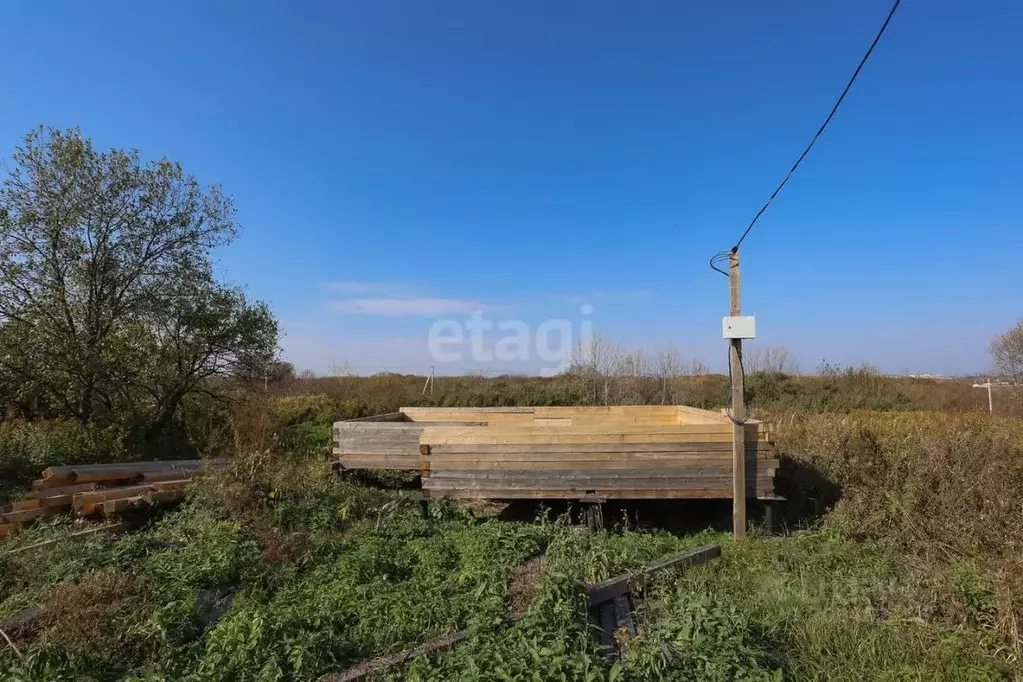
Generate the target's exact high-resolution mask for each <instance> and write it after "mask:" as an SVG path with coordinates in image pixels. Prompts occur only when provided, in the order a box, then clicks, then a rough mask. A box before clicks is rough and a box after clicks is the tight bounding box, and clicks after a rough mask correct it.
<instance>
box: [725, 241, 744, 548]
mask: <svg viewBox="0 0 1023 682" xmlns="http://www.w3.org/2000/svg"><path fill="white" fill-rule="evenodd" d="M728 298H729V303H730V308H731V312H730V313H729V314H730V315H733V316H735V315H742V291H741V284H740V279H739V250H738V249H733V250H732V252H731V253H730V254H729V256H728ZM728 362H729V367H730V368H731V371H730V374H731V376H732V410H731V414H732V420H733V422H734V423H733V424H732V535H734V536H735V537H737V538H744V537H746V427H745V425H744V424H743V423H742V422H745V421H746V388H745V385H744V383H745V382H744V380H743V379H744V377H743V372H742V339H732V340H731V348H730V349H729V351H728Z"/></svg>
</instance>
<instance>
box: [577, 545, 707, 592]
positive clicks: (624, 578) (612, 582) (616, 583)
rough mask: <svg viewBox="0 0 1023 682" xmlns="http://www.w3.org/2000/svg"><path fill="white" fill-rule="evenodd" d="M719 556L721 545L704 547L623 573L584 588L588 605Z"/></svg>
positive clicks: (638, 588) (640, 588) (642, 586)
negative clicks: (656, 576)
mask: <svg viewBox="0 0 1023 682" xmlns="http://www.w3.org/2000/svg"><path fill="white" fill-rule="evenodd" d="M719 556H721V545H705V546H703V547H699V548H697V549H694V550H691V551H688V552H681V553H679V554H675V555H673V556H670V557H667V558H665V559H661V560H660V561H657V562H654V563H652V564H650V565H649V566H647V567H646V568H643V569H640V570H639V571H635V572H632V573H625V574H623V575H619V576H615V577H614V578H608V579H607V580H603V581H601V582H599V583H595V584H593V585H590V586H588V587H587V588H586V597H587V599H589V600H590V604H593V605H596V604H601V603H603V602H606V601H610V600H612V599H614V598H615V597H617V596H619V595H622V594H626V593H628V592H632V591H635V590H642V589H644V588H645V587H646V585H647V583H648V582H649V581H650V578H651V577H653V576H654V575H656V574H657V573H660V572H661V571H665V570H668V569H676V568H688V567H689V566H697V565H699V564H705V563H707V562H708V561H710V560H711V559H715V558H717V557H719Z"/></svg>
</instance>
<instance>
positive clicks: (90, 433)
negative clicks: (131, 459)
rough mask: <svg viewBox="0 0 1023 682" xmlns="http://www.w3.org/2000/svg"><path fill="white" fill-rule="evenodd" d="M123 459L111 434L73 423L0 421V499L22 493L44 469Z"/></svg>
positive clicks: (116, 439) (117, 440) (118, 445)
mask: <svg viewBox="0 0 1023 682" xmlns="http://www.w3.org/2000/svg"><path fill="white" fill-rule="evenodd" d="M123 456H124V452H123V450H122V448H121V445H120V441H119V438H118V437H117V435H116V434H115V433H113V432H111V431H103V430H99V429H89V428H86V427H84V426H82V425H81V424H80V423H78V422H76V421H62V420H43V421H21V420H11V421H0V498H2V497H3V496H4V495H5V493H6V494H7V495H11V494H16V493H18V492H20V491H23V490H24V489H25V488H27V487H28V485H29V484H30V483H31V481H32V480H33V479H36V478H39V476H40V473H41V472H42V470H43V469H45V468H46V467H48V466H57V465H61V464H80V463H87V462H110V461H116V460H118V459H121V458H123Z"/></svg>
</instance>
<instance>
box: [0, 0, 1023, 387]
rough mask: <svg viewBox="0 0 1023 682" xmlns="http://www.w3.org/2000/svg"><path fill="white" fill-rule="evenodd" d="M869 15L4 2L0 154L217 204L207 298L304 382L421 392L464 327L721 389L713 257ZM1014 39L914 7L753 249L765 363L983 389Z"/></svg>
mask: <svg viewBox="0 0 1023 682" xmlns="http://www.w3.org/2000/svg"><path fill="white" fill-rule="evenodd" d="M888 7H889V2H888V0H869V1H867V0H861V1H858V2H852V1H848V2H810V1H809V0H802V1H796V0H779V1H778V2H771V3H765V2H759V1H752V0H749V1H736V2H726V3H721V2H718V3H691V2H640V3H625V2H606V1H589V2H539V1H520V2H513V3H512V2H503V3H497V2H485V1H484V2H480V1H479V0H472V1H469V0H457V1H450V2H447V1H440V0H436V1H434V2H418V1H415V2H413V1H404V2H394V1H390V0H374V1H373V2H358V3H356V2H318V3H311V2H289V3H282V2H251V1H250V2H193V1H187V2H186V1H179V2H173V3H171V2H164V3H139V2H96V3H70V2H45V1H39V2H27V1H22V2H17V1H12V2H7V3H4V4H3V5H2V6H0V43H2V44H3V45H4V47H5V53H6V55H7V61H6V63H7V68H6V69H5V78H4V82H3V88H2V92H3V95H2V97H3V101H2V105H0V149H2V151H3V154H4V156H7V155H8V154H9V152H10V151H12V150H13V148H14V146H15V144H16V143H17V141H18V140H19V139H20V138H21V136H22V135H23V134H24V133H25V132H26V131H27V130H29V129H30V128H32V127H33V126H35V125H38V124H40V123H42V124H46V125H53V126H60V127H67V126H80V127H81V128H82V130H83V131H84V133H85V134H86V135H88V136H90V137H92V138H93V140H94V142H95V143H96V144H97V145H98V146H100V147H103V148H107V147H111V146H118V147H136V148H138V149H140V150H141V152H142V153H143V155H144V156H147V157H162V156H168V157H170V158H173V159H176V160H179V161H181V162H182V163H183V164H184V166H185V168H186V170H188V171H189V172H191V173H193V174H195V175H196V176H197V177H199V179H200V180H202V181H203V182H209V183H219V184H221V185H222V186H223V187H224V188H225V190H226V191H227V192H228V193H229V194H231V195H233V196H234V198H235V201H236V203H237V206H238V217H239V221H240V222H241V224H242V226H243V232H242V234H241V236H240V238H239V239H238V240H237V242H236V243H234V244H233V245H231V246H230V247H228V248H226V249H224V250H223V251H222V252H220V253H218V254H217V257H218V262H219V268H220V271H221V272H222V273H223V275H224V277H225V278H227V279H228V280H230V281H231V282H234V283H238V284H243V285H245V286H246V287H247V288H248V290H249V292H250V293H251V295H252V296H254V297H258V298H263V299H266V300H268V301H269V302H270V303H271V304H272V306H273V308H274V309H275V311H276V312H277V314H278V316H279V317H280V319H281V321H282V324H283V327H284V330H285V332H286V336H285V338H284V340H283V346H284V349H285V354H286V356H287V357H289V358H290V359H291V360H293V361H294V362H295V363H296V365H297V366H299V367H300V368H303V367H306V368H312V369H314V370H316V371H319V372H326V371H328V370H329V369H330V367H331V366H332V365H335V364H339V363H342V362H348V363H350V364H351V365H352V366H355V367H361V368H365V369H366V370H367V371H370V370H373V369H384V368H389V369H399V370H401V369H405V370H407V371H411V370H419V371H423V369H424V368H425V367H426V366H428V365H429V364H432V363H433V362H434V361H432V360H431V359H430V354H429V351H428V346H427V333H428V330H429V328H430V327H431V325H432V324H433V323H434V322H435V321H436V320H437V319H438V318H439V317H444V318H452V319H456V320H462V319H464V318H465V317H466V315H468V314H469V313H472V312H473V311H476V310H480V309H482V311H483V315H484V316H485V317H487V318H488V319H491V320H495V321H500V320H512V319H514V320H521V321H523V322H524V323H525V324H526V325H527V326H528V327H529V329H530V330H535V329H536V328H537V326H538V325H539V324H540V323H541V322H542V321H543V320H545V319H549V318H564V319H567V320H569V321H571V322H572V323H573V325H577V324H578V323H579V322H580V320H582V319H583V318H584V317H585V318H586V319H589V320H591V321H592V323H593V325H594V326H595V327H596V328H597V329H598V330H600V331H601V332H602V333H604V334H605V335H606V336H608V337H610V338H611V339H613V340H615V341H618V342H621V343H623V344H625V345H628V346H630V347H642V348H646V349H648V350H656V349H658V348H661V347H663V346H665V345H666V344H668V343H671V344H672V345H673V346H674V347H675V348H676V349H678V351H679V352H680V353H681V354H682V355H683V356H685V357H693V356H696V357H699V358H701V359H703V360H704V361H705V362H706V363H708V364H709V365H710V366H711V367H713V368H717V369H720V368H723V366H724V356H725V346H724V342H723V341H722V340H721V338H720V326H721V323H720V318H721V316H722V315H723V314H724V313H725V312H727V285H726V280H725V278H724V277H722V276H720V275H718V274H716V273H714V272H712V271H711V270H710V269H709V268H708V267H707V259H708V258H709V257H710V256H711V255H712V254H714V253H715V252H717V251H720V250H722V249H725V248H727V247H728V246H730V244H731V243H732V242H733V241H734V240H735V238H736V237H737V235H738V234H739V233H740V232H741V230H742V229H743V228H744V227H745V224H746V223H747V222H748V221H749V219H750V217H751V216H752V215H753V214H754V213H755V212H756V210H757V209H758V208H759V206H760V204H761V203H762V202H763V201H764V200H765V198H766V197H767V195H768V194H770V192H771V190H772V189H773V188H774V186H775V185H776V184H777V182H778V181H779V180H780V178H781V176H782V175H783V174H784V172H785V171H786V170H787V169H788V167H789V165H791V163H792V161H793V160H794V159H795V157H796V156H798V154H799V152H800V151H801V150H802V148H803V146H805V144H806V143H807V141H808V140H809V137H810V136H811V135H812V133H813V131H814V130H815V129H816V127H817V126H818V125H819V124H820V122H821V121H822V120H823V117H824V115H825V114H826V113H827V111H828V109H829V108H830V106H831V104H832V103H833V101H834V99H835V97H837V95H838V93H839V91H840V90H841V87H842V86H843V85H844V83H845V81H846V79H847V78H848V77H849V75H850V73H851V72H852V69H853V68H854V67H855V65H856V62H857V60H858V59H859V58H860V56H861V55H862V53H863V51H864V50H865V48H866V46H867V45H868V44H869V41H870V39H871V38H872V37H873V34H874V32H876V30H877V28H878V26H879V25H880V22H881V20H882V19H883V17H884V15H885V13H886V12H887V10H888ZM1021 26H1023V4H1021V3H1018V2H1012V1H1011V0H991V1H989V2H984V3H968V2H964V1H961V0H960V1H955V2H953V1H950V0H928V1H927V2H919V1H914V0H907V2H905V3H903V6H902V8H901V9H900V10H899V12H898V13H897V14H896V17H895V19H894V20H893V22H892V25H891V26H890V28H889V31H888V33H887V35H886V36H885V38H884V40H883V41H882V42H881V44H880V46H879V47H878V49H877V50H876V51H875V53H874V56H873V58H872V59H871V61H870V62H869V63H868V65H867V66H866V68H865V69H864V71H863V73H862V74H861V76H860V78H859V80H858V81H857V83H856V85H855V86H854V88H853V90H852V92H851V93H850V95H849V97H848V98H847V100H846V102H845V104H844V105H843V107H842V109H841V110H840V111H839V113H838V115H837V116H836V118H835V119H834V120H833V122H832V124H831V126H830V127H829V129H828V130H827V132H826V133H825V135H824V137H823V138H822V140H821V141H820V142H819V144H818V145H817V147H816V148H815V149H814V151H813V152H812V153H811V155H810V156H809V157H808V159H807V160H806V161H805V162H804V164H803V165H802V167H801V168H800V170H799V171H798V172H797V174H796V176H795V177H794V179H793V180H792V181H791V182H790V183H789V185H788V186H787V187H786V188H785V190H784V191H783V193H782V194H781V196H780V197H779V199H778V200H776V201H775V203H774V205H773V206H772V208H771V209H770V210H769V212H768V213H767V214H766V215H765V216H764V218H762V219H761V222H760V224H759V225H758V227H757V228H756V229H755V230H754V232H753V233H752V235H751V237H750V238H749V239H748V240H747V242H746V244H745V245H744V247H743V253H742V256H743V279H744V296H743V303H744V311H745V312H748V313H754V314H756V315H757V325H758V334H759V338H758V339H757V341H756V342H755V343H756V344H757V345H761V346H763V345H774V344H784V345H787V346H788V347H789V348H791V349H792V351H793V352H794V353H795V354H796V356H797V357H798V358H799V360H800V362H801V364H802V366H803V367H804V368H805V369H812V368H813V367H814V366H816V365H817V364H818V363H819V362H820V361H821V360H822V359H827V360H828V361H831V362H838V363H859V362H864V361H866V362H870V363H873V364H875V365H877V366H878V367H880V368H882V369H884V370H887V371H892V372H901V371H906V370H908V371H912V372H970V371H981V370H983V369H985V368H986V367H988V364H989V363H988V357H987V345H988V341H989V339H990V337H991V336H992V335H993V334H995V333H996V332H998V331H1001V330H1003V329H1005V328H1007V327H1008V326H1009V325H1010V324H1012V323H1014V322H1015V320H1016V319H1017V318H1018V317H1021V316H1023V311H1021V310H1020V306H1019V291H1020V284H1021V274H1020V269H1019V268H1018V267H1016V266H1014V265H1013V262H1014V261H1015V260H1016V259H1018V255H1017V254H1019V252H1020V250H1021V247H1023V237H1021V229H1020V227H1021V223H1023V204H1021V202H1020V196H1021V194H1023V192H1021V190H1023V115H1021V114H1020V111H1021V110H1023V88H1021V87H1020V83H1021V82H1023V43H1020V41H1019V39H1018V36H1019V30H1020V27H1021ZM583 303H588V304H590V305H592V306H593V312H592V314H591V315H589V316H588V317H587V316H584V315H582V314H581V313H580V305H581V304H583ZM498 336H500V335H499V334H497V335H496V336H495V335H494V334H491V335H490V336H488V337H487V339H488V340H487V343H493V342H494V341H495V340H496V338H497V337H498ZM476 364H477V363H475V362H474V361H473V360H472V358H466V359H465V360H464V361H460V362H455V363H452V364H450V365H449V366H447V369H449V370H451V371H457V370H458V369H459V368H461V367H463V366H465V367H469V366H475V365H476ZM483 364H484V365H488V366H489V367H491V368H493V369H506V368H507V369H513V370H514V369H531V368H533V367H534V366H535V364H536V363H535V362H534V361H530V362H525V363H520V364H515V363H512V365H514V366H508V367H505V366H504V365H501V364H500V363H483ZM440 371H445V368H444V367H442V368H441V370H440Z"/></svg>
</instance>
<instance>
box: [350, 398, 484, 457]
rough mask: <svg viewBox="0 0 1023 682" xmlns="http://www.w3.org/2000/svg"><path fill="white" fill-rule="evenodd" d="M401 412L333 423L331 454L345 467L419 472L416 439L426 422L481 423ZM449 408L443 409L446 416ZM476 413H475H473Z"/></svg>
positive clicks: (474, 424) (404, 409) (478, 421)
mask: <svg viewBox="0 0 1023 682" xmlns="http://www.w3.org/2000/svg"><path fill="white" fill-rule="evenodd" d="M407 409H412V411H413V412H415V411H416V410H415V409H413V408H402V411H401V412H392V413H390V414H381V415H377V416H374V417H363V418H362V419H353V420H351V421H344V422H335V423H334V456H335V457H336V458H337V460H338V461H339V462H340V463H341V466H343V467H344V468H346V469H408V470H413V471H419V469H420V467H421V464H422V463H421V461H420V458H419V438H420V436H422V434H423V428H424V427H425V426H426V425H427V424H428V423H433V424H438V423H439V424H447V425H449V426H484V425H486V424H487V421H486V420H484V419H481V418H479V415H478V414H477V415H476V417H475V418H473V419H466V418H461V419H459V418H455V419H440V420H414V419H413V418H412V417H410V416H409V415H408V414H406V410H407ZM449 412H450V411H445V413H444V415H438V416H447V415H448V414H449ZM474 414H476V413H474Z"/></svg>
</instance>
